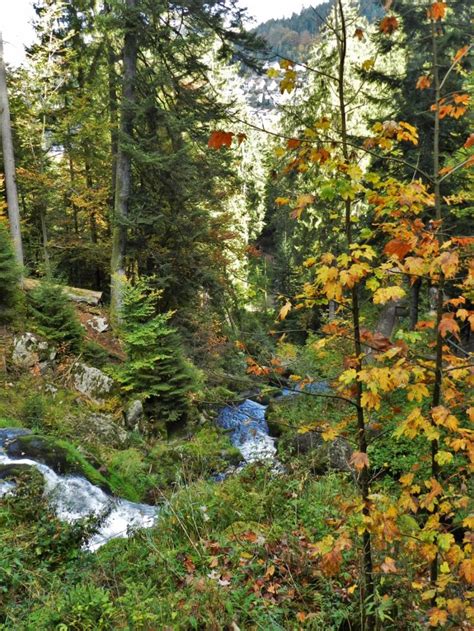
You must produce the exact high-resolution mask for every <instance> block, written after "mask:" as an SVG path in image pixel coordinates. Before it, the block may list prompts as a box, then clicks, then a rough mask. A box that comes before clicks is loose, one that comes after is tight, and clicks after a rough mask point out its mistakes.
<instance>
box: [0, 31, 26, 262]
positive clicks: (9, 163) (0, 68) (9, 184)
mask: <svg viewBox="0 0 474 631" xmlns="http://www.w3.org/2000/svg"><path fill="white" fill-rule="evenodd" d="M0 117H1V128H2V147H3V164H4V169H5V185H6V191H7V201H8V218H9V221H10V231H11V235H12V240H13V248H14V252H15V258H16V261H17V263H18V265H19V266H20V269H21V270H23V266H24V259H23V243H22V240H21V227H20V207H19V204H18V191H17V188H16V175H15V155H14V153H13V141H12V128H11V121H10V107H9V104H8V93H7V76H6V70H5V60H4V57H3V38H2V34H1V33H0Z"/></svg>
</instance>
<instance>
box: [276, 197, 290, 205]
mask: <svg viewBox="0 0 474 631" xmlns="http://www.w3.org/2000/svg"><path fill="white" fill-rule="evenodd" d="M289 203H290V199H289V198H288V197H277V198H276V199H275V204H277V206H287V205H288V204H289Z"/></svg>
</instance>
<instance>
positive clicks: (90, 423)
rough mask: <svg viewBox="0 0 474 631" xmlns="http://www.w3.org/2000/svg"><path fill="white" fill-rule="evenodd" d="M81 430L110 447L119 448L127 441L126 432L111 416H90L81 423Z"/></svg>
mask: <svg viewBox="0 0 474 631" xmlns="http://www.w3.org/2000/svg"><path fill="white" fill-rule="evenodd" d="M82 424H83V428H84V429H85V430H86V431H87V432H89V433H93V434H94V436H96V437H98V438H100V439H101V441H103V442H106V443H108V444H109V445H111V446H116V447H121V446H123V445H124V444H125V443H126V442H127V439H128V434H127V432H126V430H125V429H124V428H123V427H121V426H120V425H118V424H117V423H116V422H115V420H114V418H113V416H112V415H111V414H90V415H89V416H87V418H85V419H84V421H82Z"/></svg>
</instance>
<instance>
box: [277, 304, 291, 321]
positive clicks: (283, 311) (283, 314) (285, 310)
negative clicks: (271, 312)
mask: <svg viewBox="0 0 474 631" xmlns="http://www.w3.org/2000/svg"><path fill="white" fill-rule="evenodd" d="M291 308H292V304H291V302H290V301H289V300H288V301H287V302H286V303H285V304H284V305H283V307H282V308H281V309H280V313H279V314H278V319H279V320H284V319H285V318H286V316H287V315H288V314H289V312H290V311H291Z"/></svg>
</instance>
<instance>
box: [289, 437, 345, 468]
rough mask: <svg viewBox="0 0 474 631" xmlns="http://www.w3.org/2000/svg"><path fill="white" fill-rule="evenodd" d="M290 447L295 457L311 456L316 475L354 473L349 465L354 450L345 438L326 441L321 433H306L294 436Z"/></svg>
mask: <svg viewBox="0 0 474 631" xmlns="http://www.w3.org/2000/svg"><path fill="white" fill-rule="evenodd" d="M288 447H289V450H290V452H292V453H293V454H295V455H308V456H311V469H312V470H313V472H314V473H318V474H322V473H325V472H326V471H329V470H332V471H347V472H352V467H351V465H350V464H349V463H350V460H351V456H352V453H353V450H352V448H351V446H350V444H349V443H348V441H347V440H346V439H345V438H341V437H338V438H336V439H335V440H331V441H325V440H323V438H322V437H321V434H320V433H319V432H306V433H305V434H296V435H294V436H292V437H291V438H290V443H289V445H288Z"/></svg>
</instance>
